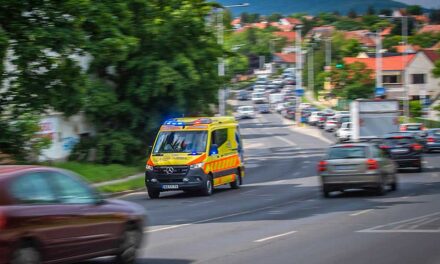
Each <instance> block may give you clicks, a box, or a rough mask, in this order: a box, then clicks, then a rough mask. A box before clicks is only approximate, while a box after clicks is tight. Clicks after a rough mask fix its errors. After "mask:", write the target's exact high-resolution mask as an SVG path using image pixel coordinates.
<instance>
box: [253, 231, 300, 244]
mask: <svg viewBox="0 0 440 264" xmlns="http://www.w3.org/2000/svg"><path fill="white" fill-rule="evenodd" d="M296 232H298V231H290V232H287V233H283V234H279V235H275V236H270V237H265V238H262V239H258V240H254V242H255V243H261V242H264V241H268V240H272V239H275V238H279V237H284V236H288V235H291V234H294V233H296Z"/></svg>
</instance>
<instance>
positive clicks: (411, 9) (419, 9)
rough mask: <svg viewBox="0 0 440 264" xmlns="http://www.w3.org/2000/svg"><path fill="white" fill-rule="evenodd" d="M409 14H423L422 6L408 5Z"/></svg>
mask: <svg viewBox="0 0 440 264" xmlns="http://www.w3.org/2000/svg"><path fill="white" fill-rule="evenodd" d="M406 11H407V12H408V14H409V15H421V14H422V13H423V10H422V7H421V6H419V5H410V6H408V7H406Z"/></svg>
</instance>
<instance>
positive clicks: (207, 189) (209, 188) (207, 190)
mask: <svg viewBox="0 0 440 264" xmlns="http://www.w3.org/2000/svg"><path fill="white" fill-rule="evenodd" d="M213 191H214V184H213V180H212V175H209V176H208V178H207V179H206V182H205V186H203V188H202V190H201V194H202V195H203V196H210V195H211V194H212V192H213Z"/></svg>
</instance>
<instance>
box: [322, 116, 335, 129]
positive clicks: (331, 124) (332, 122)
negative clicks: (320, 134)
mask: <svg viewBox="0 0 440 264" xmlns="http://www.w3.org/2000/svg"><path fill="white" fill-rule="evenodd" d="M337 128H338V119H336V117H329V118H327V121H326V122H325V125H324V130H325V131H327V132H331V131H334V130H336V129H337Z"/></svg>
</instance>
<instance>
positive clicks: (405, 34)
mask: <svg viewBox="0 0 440 264" xmlns="http://www.w3.org/2000/svg"><path fill="white" fill-rule="evenodd" d="M402 38H403V45H404V50H403V65H404V67H403V90H404V91H405V98H404V112H405V122H407V123H408V122H409V86H408V71H407V69H406V67H405V66H406V65H407V63H408V16H403V17H402Z"/></svg>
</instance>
